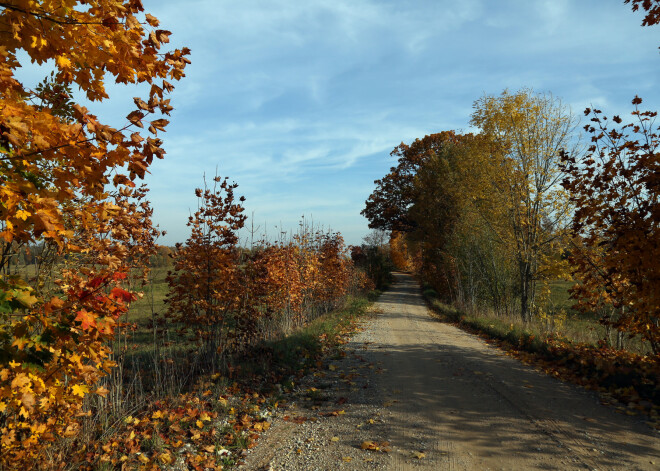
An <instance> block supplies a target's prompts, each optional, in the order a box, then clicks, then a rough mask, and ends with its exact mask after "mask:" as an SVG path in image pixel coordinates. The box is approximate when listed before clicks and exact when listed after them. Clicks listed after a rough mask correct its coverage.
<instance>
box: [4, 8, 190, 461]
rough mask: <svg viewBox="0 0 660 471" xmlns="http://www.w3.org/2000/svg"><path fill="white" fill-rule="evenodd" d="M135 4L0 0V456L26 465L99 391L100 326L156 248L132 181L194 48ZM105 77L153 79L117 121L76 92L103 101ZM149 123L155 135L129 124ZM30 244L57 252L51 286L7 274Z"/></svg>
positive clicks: (103, 357)
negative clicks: (33, 77)
mask: <svg viewBox="0 0 660 471" xmlns="http://www.w3.org/2000/svg"><path fill="white" fill-rule="evenodd" d="M142 14H143V7H142V5H141V2H140V1H139V0H130V1H109V0H99V1H96V2H91V3H88V2H84V1H75V0H66V1H57V2H53V1H42V2H33V1H27V0H13V1H8V2H1V3H0V34H1V35H2V38H3V40H2V45H1V46H0V170H1V171H0V183H1V185H0V200H1V202H2V205H0V224H1V227H0V240H1V247H0V249H1V250H2V253H1V255H2V259H1V260H0V267H1V268H2V269H3V273H4V274H3V275H2V277H1V278H0V316H1V320H0V361H1V364H0V435H1V436H2V441H1V453H0V467H5V466H9V463H11V466H12V467H24V468H26V469H27V468H28V467H29V466H30V463H33V462H35V460H37V459H38V456H39V454H40V453H43V450H44V447H43V444H44V442H48V441H53V440H55V438H56V437H62V436H64V437H71V436H75V435H76V433H77V428H78V424H77V420H76V419H75V417H76V416H77V414H78V413H79V412H80V410H81V408H82V404H83V398H84V397H85V396H86V395H88V394H90V393H92V392H96V393H98V394H105V392H106V390H104V389H103V388H102V387H100V388H97V387H96V386H95V383H96V382H97V381H98V379H99V378H100V377H101V376H103V375H104V374H105V373H106V372H107V371H108V370H109V369H110V368H111V367H112V366H113V362H112V361H111V360H110V349H109V348H108V346H107V340H108V339H111V338H112V337H113V336H114V332H115V330H116V328H117V327H118V322H119V317H120V316H121V315H122V314H123V313H124V312H125V311H126V309H127V306H128V304H129V303H130V302H131V300H133V299H134V294H133V293H131V292H129V291H127V290H126V289H124V288H123V287H122V284H123V283H124V282H125V280H126V279H127V278H128V275H129V269H130V267H131V266H132V264H133V263H138V264H139V263H141V262H138V260H144V259H145V258H148V256H149V253H150V250H151V249H152V248H153V240H152V237H153V235H154V233H155V232H154V229H153V228H152V227H151V222H150V216H151V210H150V208H149V206H148V204H147V203H146V202H145V201H143V198H144V196H145V191H144V190H143V189H139V188H136V187H135V183H134V182H133V181H134V180H136V179H137V178H142V177H143V176H144V175H145V173H146V171H147V168H148V166H149V165H150V164H151V163H152V161H153V159H154V157H156V158H162V157H163V155H164V150H163V149H162V147H161V145H162V141H161V140H160V139H159V138H158V137H157V133H158V132H159V131H164V130H165V126H166V125H167V120H166V119H163V118H156V117H154V118H153V119H152V118H149V120H148V119H147V118H148V117H149V116H150V115H153V114H155V113H159V114H169V112H170V111H171V110H172V107H171V105H170V103H169V99H167V98H165V96H166V94H167V93H169V92H171V91H172V89H173V86H172V84H171V83H170V82H169V81H168V80H172V81H174V80H178V79H180V78H181V77H183V69H184V67H185V66H186V64H187V63H188V59H187V58H186V57H185V56H186V55H187V54H188V52H189V51H188V50H187V49H183V50H175V51H171V52H163V51H162V46H163V44H165V43H167V42H168V41H169V39H168V38H169V35H170V33H169V32H168V31H166V30H162V29H158V20H157V19H156V18H155V17H153V16H151V15H149V14H146V15H144V17H143V16H142ZM143 21H146V25H145V24H144V23H143ZM25 57H27V58H29V59H30V60H31V61H32V62H33V63H36V64H39V65H44V66H49V67H50V66H51V65H52V67H53V69H54V71H53V74H52V76H51V78H49V79H47V80H45V81H44V82H43V83H42V84H41V85H40V86H37V87H35V89H31V88H30V87H29V86H27V85H25V84H23V83H21V82H20V81H19V80H17V79H16V77H15V71H16V70H17V69H18V68H19V67H21V66H22V65H23V64H22V63H21V61H22V60H24V58H25ZM109 78H111V79H113V80H114V81H115V82H116V83H120V84H140V83H146V84H147V86H148V95H147V96H146V97H145V98H144V99H142V98H135V100H134V101H135V106H136V108H135V109H134V110H132V111H131V112H130V113H129V114H128V116H127V118H126V123H124V124H122V125H121V126H120V127H119V128H115V127H111V126H109V125H107V124H104V123H101V122H100V121H99V120H98V119H97V117H96V116H94V115H93V114H92V113H91V112H90V111H89V110H88V109H87V108H85V107H83V106H81V105H79V104H75V103H74V102H73V99H72V96H71V88H70V87H71V86H73V85H76V86H77V87H78V88H79V89H80V90H81V92H82V93H83V94H84V95H85V96H86V98H87V99H88V100H89V101H91V102H98V101H103V100H105V99H107V98H108V94H107V92H106V89H105V83H106V80H107V79H109ZM145 126H146V127H148V131H149V133H150V134H151V135H150V136H146V137H143V136H142V135H141V134H140V132H138V131H135V128H144V127H145ZM150 241H151V242H150ZM28 244H40V245H41V246H42V247H49V250H51V252H52V253H55V254H56V255H57V256H56V257H55V258H53V259H52V260H53V263H54V265H52V267H53V268H55V273H56V274H55V275H54V276H53V280H52V281H53V283H52V285H51V288H50V289H47V287H48V286H47V285H46V284H44V283H43V277H41V275H39V276H35V277H33V278H28V281H27V282H26V281H25V279H24V278H21V277H19V276H15V275H9V273H10V270H9V268H10V263H11V260H12V259H13V257H14V256H15V254H16V253H17V251H20V250H21V249H22V248H23V247H25V246H27V245H28Z"/></svg>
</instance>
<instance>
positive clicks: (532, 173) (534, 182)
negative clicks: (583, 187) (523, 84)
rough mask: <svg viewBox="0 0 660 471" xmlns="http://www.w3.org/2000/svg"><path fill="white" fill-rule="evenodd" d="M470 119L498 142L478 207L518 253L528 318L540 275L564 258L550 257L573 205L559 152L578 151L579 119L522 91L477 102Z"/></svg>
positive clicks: (558, 103) (522, 309)
mask: <svg viewBox="0 0 660 471" xmlns="http://www.w3.org/2000/svg"><path fill="white" fill-rule="evenodd" d="M471 124H472V125H474V126H476V127H478V128H479V129H480V130H481V132H482V134H483V135H484V136H485V137H487V138H488V139H490V140H491V141H492V142H493V143H494V148H493V149H494V151H493V152H492V154H491V164H490V165H489V168H490V169H491V174H490V175H489V179H488V182H489V185H488V187H487V189H486V191H485V192H482V193H481V196H480V197H479V202H478V204H479V208H480V210H481V214H482V215H483V217H484V219H485V221H487V222H488V224H489V226H490V227H491V228H492V230H493V231H494V233H495V234H496V236H497V238H498V239H499V240H500V241H501V242H502V244H504V245H505V246H507V247H509V248H510V249H511V251H512V253H513V256H514V258H515V261H516V264H517V270H518V287H519V293H518V294H519V296H520V314H521V316H522V318H523V320H525V321H528V320H530V318H531V315H532V309H531V308H532V306H533V305H534V298H535V294H536V283H537V281H538V279H539V276H540V275H541V274H542V272H543V271H547V272H552V271H556V269H557V268H556V267H550V266H548V264H552V262H557V261H558V260H560V259H559V258H557V257H553V256H550V257H548V256H546V255H547V254H549V253H551V252H552V251H553V250H561V245H562V243H563V241H562V237H563V233H564V229H565V226H566V224H567V217H568V214H569V209H570V208H569V204H568V196H567V194H566V193H565V191H564V189H563V188H561V186H560V185H559V183H560V180H561V169H560V167H559V159H560V157H559V156H560V152H562V151H570V152H571V153H576V152H577V148H576V145H577V144H576V137H575V135H574V130H575V127H576V124H577V123H576V119H575V118H574V116H573V115H572V114H571V112H570V110H569V109H568V108H567V107H566V106H564V105H563V104H562V102H561V101H560V100H559V99H557V98H555V97H553V96H551V95H544V94H537V93H534V92H532V91H531V90H526V89H523V90H520V91H518V92H515V93H510V92H509V91H504V92H503V93H502V94H501V95H500V96H488V95H486V96H484V97H482V98H480V99H479V100H477V101H476V102H475V104H474V112H473V114H472V119H471ZM493 163H494V164H493Z"/></svg>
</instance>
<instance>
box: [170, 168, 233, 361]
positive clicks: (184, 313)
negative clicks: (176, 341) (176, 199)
mask: <svg viewBox="0 0 660 471" xmlns="http://www.w3.org/2000/svg"><path fill="white" fill-rule="evenodd" d="M237 186H238V185H237V184H236V183H229V181H228V179H227V178H224V179H223V178H220V177H218V176H216V177H215V178H213V186H212V187H208V185H207V184H206V182H205V184H204V188H198V189H196V190H195V195H196V196H197V198H198V208H197V211H195V213H194V214H193V215H191V216H190V217H189V220H188V223H187V225H188V226H189V227H190V228H191V232H192V233H191V236H190V237H189V238H188V240H187V241H186V243H185V245H184V244H177V247H176V248H177V251H176V254H175V255H174V267H173V269H172V270H171V271H170V272H168V276H167V283H168V285H169V288H170V291H169V293H168V295H167V299H166V302H167V304H168V312H167V317H168V318H169V319H171V320H173V321H174V322H178V323H181V324H182V325H183V326H184V327H185V328H187V329H191V330H192V331H193V332H194V333H195V335H196V337H197V338H198V340H200V341H201V342H202V343H203V344H204V346H205V349H206V350H205V351H206V352H207V354H206V355H207V357H208V358H209V359H211V360H213V359H215V352H216V351H222V349H223V344H224V343H225V342H230V341H234V340H235V339H232V338H231V337H232V334H233V335H234V336H235V335H238V333H239V332H240V329H239V328H238V326H236V325H235V324H236V323H238V322H240V321H241V318H240V317H234V316H233V314H234V312H236V310H237V307H238V300H239V299H240V296H241V291H240V286H241V285H240V283H239V273H238V269H237V268H238V267H237V266H238V251H237V250H236V249H237V247H236V246H237V243H238V235H237V231H238V230H239V229H241V228H242V227H243V225H244V223H245V219H246V216H245V215H244V214H243V206H242V202H243V201H244V200H245V198H244V197H242V196H241V197H240V198H235V196H234V190H235V189H236V187H237ZM236 199H238V201H236Z"/></svg>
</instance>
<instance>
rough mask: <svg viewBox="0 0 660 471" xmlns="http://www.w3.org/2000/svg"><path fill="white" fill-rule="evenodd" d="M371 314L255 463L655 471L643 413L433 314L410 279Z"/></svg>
mask: <svg viewBox="0 0 660 471" xmlns="http://www.w3.org/2000/svg"><path fill="white" fill-rule="evenodd" d="M375 311H376V312H377V315H376V316H375V317H374V318H373V319H372V320H370V321H369V322H368V324H367V326H366V328H365V331H364V332H362V333H360V334H358V335H357V336H356V338H355V339H354V341H353V343H352V344H351V345H350V347H349V352H350V353H349V354H348V355H347V356H346V357H345V358H344V359H342V360H337V361H335V362H334V363H333V364H332V365H331V366H330V368H329V370H328V371H327V374H324V375H320V376H319V375H317V376H316V377H313V378H310V379H309V380H308V381H307V382H306V383H305V384H304V385H302V387H301V392H302V393H303V395H302V396H301V398H302V399H301V401H299V406H298V407H297V408H296V410H294V411H292V412H291V415H292V416H296V415H297V416H299V417H302V418H304V419H307V420H305V421H304V423H302V425H299V424H295V423H292V422H291V421H288V422H286V421H279V422H276V423H275V424H274V426H273V427H272V429H271V431H270V432H269V433H268V434H267V435H266V437H264V439H263V440H262V443H260V444H259V445H258V446H257V447H256V449H255V452H254V453H251V455H252V456H249V457H248V460H247V467H248V468H252V469H274V470H277V471H279V470H281V469H282V470H305V471H308V470H315V469H318V470H326V469H328V470H329V469H392V470H406V469H416V470H419V469H433V470H443V469H447V470H488V469H491V470H504V469H512V470H528V469H529V470H533V469H539V470H549V469H560V470H569V469H591V470H606V469H622V470H623V469H625V470H637V469H640V470H647V469H648V470H658V469H660V438H659V435H658V432H657V431H653V430H652V429H651V428H650V427H648V426H647V425H646V424H645V423H644V417H642V416H639V417H629V416H625V415H621V414H617V413H616V412H614V411H613V410H612V409H611V408H608V407H606V406H603V405H601V404H600V403H599V401H598V398H597V397H596V395H595V394H594V393H591V392H588V391H586V390H584V389H581V388H579V387H577V386H574V385H570V384H566V383H563V382H561V381H559V380H557V379H554V378H551V377H548V376H547V375H544V374H542V373H539V372H537V371H535V370H534V369H533V368H531V367H528V366H525V365H523V364H521V363H520V362H518V361H517V360H515V359H512V358H510V357H508V356H506V355H505V354H504V353H502V352H501V351H499V350H498V349H497V348H495V347H492V346H490V345H488V344H486V343H485V342H483V341H482V340H481V339H479V338H478V337H475V336H473V335H471V334H468V333H466V332H464V331H462V330H460V329H458V328H456V327H454V326H452V325H449V324H445V323H442V322H439V321H438V320H436V319H433V318H432V317H431V316H430V315H429V313H428V311H427V308H426V306H425V303H424V300H423V298H422V297H421V295H420V293H419V288H418V286H417V285H416V283H415V282H414V280H413V279H412V277H410V276H409V275H406V274H396V283H395V284H394V285H393V286H392V289H391V290H389V291H388V292H386V293H384V294H383V295H382V296H381V298H380V300H379V301H378V303H377V304H376V306H375ZM316 386H319V388H317V387H316ZM312 388H314V389H312ZM305 391H307V393H306V394H307V396H305ZM310 391H312V393H310ZM321 393H322V394H321ZM309 396H311V398H310V397H309ZM319 396H322V397H320V400H321V402H319ZM305 399H306V400H305ZM338 410H339V411H340V413H339V415H332V411H335V412H336V411H338ZM328 414H329V415H328ZM364 441H371V442H374V443H376V444H378V445H380V444H381V443H382V442H383V441H386V442H388V444H385V447H386V448H388V452H386V453H385V452H382V451H373V450H371V451H370V450H363V449H361V444H362V443H363V442H364ZM380 448H382V447H380Z"/></svg>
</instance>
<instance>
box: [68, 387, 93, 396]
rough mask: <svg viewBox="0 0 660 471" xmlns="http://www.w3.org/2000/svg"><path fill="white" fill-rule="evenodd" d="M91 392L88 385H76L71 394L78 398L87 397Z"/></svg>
mask: <svg viewBox="0 0 660 471" xmlns="http://www.w3.org/2000/svg"><path fill="white" fill-rule="evenodd" d="M88 392H89V387H88V386H87V385H86V384H74V385H73V386H71V393H72V394H75V395H76V396H80V397H85V394H87V393H88Z"/></svg>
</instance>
